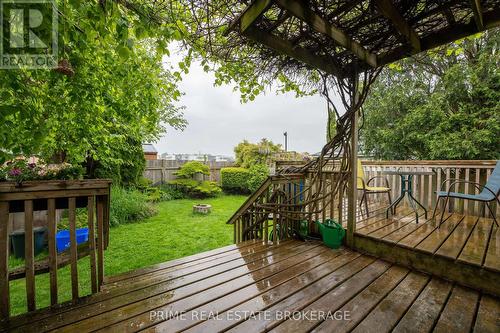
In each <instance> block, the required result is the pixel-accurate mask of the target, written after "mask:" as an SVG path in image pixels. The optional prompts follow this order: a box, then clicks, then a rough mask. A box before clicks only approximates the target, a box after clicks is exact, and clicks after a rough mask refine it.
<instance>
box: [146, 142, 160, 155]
mask: <svg viewBox="0 0 500 333" xmlns="http://www.w3.org/2000/svg"><path fill="white" fill-rule="evenodd" d="M142 151H143V152H144V153H145V154H158V151H157V150H156V148H155V146H153V144H152V143H143V144H142Z"/></svg>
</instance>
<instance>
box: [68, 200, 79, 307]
mask: <svg viewBox="0 0 500 333" xmlns="http://www.w3.org/2000/svg"><path fill="white" fill-rule="evenodd" d="M68 210H69V212H68V217H69V241H70V248H69V252H70V258H71V296H72V298H73V300H76V299H77V298H78V253H77V249H76V246H77V245H76V199H75V198H69V199H68Z"/></svg>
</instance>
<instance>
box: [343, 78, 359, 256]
mask: <svg viewBox="0 0 500 333" xmlns="http://www.w3.org/2000/svg"><path fill="white" fill-rule="evenodd" d="M355 81H356V82H355V87H354V92H353V94H354V98H355V99H357V98H359V95H358V94H359V91H358V84H359V82H358V78H356V79H355ZM358 117H359V114H358V110H356V112H354V113H353V115H352V118H351V138H350V145H351V156H350V159H349V161H348V163H349V164H350V169H351V173H350V174H349V180H348V182H347V183H348V184H347V188H348V195H347V232H346V244H347V246H351V247H352V246H353V245H354V233H355V232H356V227H357V226H356V209H357V208H358V190H357V188H358V126H359V124H358Z"/></svg>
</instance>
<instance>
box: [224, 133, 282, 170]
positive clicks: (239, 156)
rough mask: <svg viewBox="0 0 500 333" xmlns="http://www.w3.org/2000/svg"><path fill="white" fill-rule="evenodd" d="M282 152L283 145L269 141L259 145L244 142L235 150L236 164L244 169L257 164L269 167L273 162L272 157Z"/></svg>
mask: <svg viewBox="0 0 500 333" xmlns="http://www.w3.org/2000/svg"><path fill="white" fill-rule="evenodd" d="M280 151H282V149H281V145H279V144H274V143H273V142H272V141H271V140H268V139H262V140H261V141H260V142H258V143H250V142H248V141H247V140H243V142H240V143H239V144H238V145H237V146H236V147H235V148H234V153H235V154H236V164H238V165H239V166H241V167H243V168H250V167H251V166H254V165H257V164H264V165H267V164H269V163H270V162H271V159H272V155H273V154H274V153H278V152H280Z"/></svg>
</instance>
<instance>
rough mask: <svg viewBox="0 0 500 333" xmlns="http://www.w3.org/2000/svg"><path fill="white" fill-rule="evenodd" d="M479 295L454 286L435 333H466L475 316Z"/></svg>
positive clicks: (470, 290)
mask: <svg viewBox="0 0 500 333" xmlns="http://www.w3.org/2000/svg"><path fill="white" fill-rule="evenodd" d="M478 300H479V293H478V292H477V291H474V290H472V289H466V288H463V287H460V286H455V287H454V288H453V291H452V292H451V295H450V298H449V299H448V302H446V306H445V308H444V310H443V312H442V313H441V315H440V316H439V320H438V322H437V324H436V326H435V327H434V331H433V332H435V333H450V332H453V333H468V332H470V330H471V328H472V323H473V321H474V317H475V314H476V308H477V307H476V305H477V302H478Z"/></svg>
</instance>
